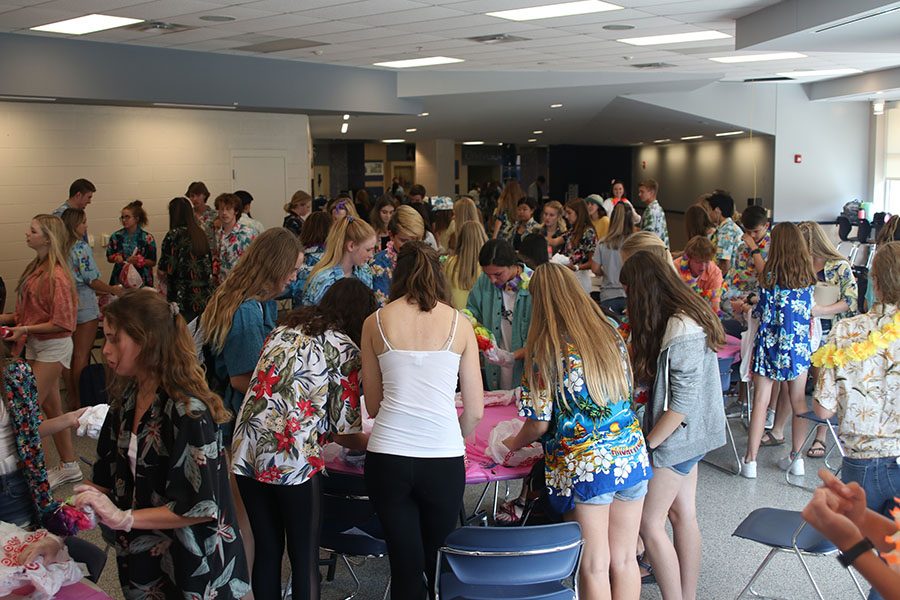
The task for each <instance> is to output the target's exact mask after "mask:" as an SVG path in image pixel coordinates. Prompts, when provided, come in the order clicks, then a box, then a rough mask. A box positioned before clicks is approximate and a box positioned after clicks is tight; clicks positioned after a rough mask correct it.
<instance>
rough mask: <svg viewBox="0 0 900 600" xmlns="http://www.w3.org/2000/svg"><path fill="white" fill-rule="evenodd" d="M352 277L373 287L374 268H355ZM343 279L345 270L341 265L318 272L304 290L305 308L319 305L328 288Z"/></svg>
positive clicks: (367, 266) (364, 266) (366, 266)
mask: <svg viewBox="0 0 900 600" xmlns="http://www.w3.org/2000/svg"><path fill="white" fill-rule="evenodd" d="M352 276H353V277H356V278H357V279H359V280H360V281H362V282H363V283H364V284H365V285H366V286H367V287H369V288H371V287H372V268H371V267H370V266H369V265H368V264H365V265H360V266H358V267H353V275H352ZM343 278H344V268H343V267H342V266H341V265H336V266H334V267H331V268H330V269H323V270H321V271H318V272H317V273H316V274H315V275H313V276H312V277H310V278H309V279H308V280H307V281H306V287H305V288H303V304H304V305H305V306H312V305H314V304H318V303H319V301H320V300H321V299H322V296H324V295H325V292H327V291H328V288H330V287H331V286H332V285H334V282H335V281H338V280H339V279H343Z"/></svg>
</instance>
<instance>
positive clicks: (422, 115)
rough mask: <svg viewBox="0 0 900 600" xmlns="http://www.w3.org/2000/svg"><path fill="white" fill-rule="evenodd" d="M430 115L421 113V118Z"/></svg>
mask: <svg viewBox="0 0 900 600" xmlns="http://www.w3.org/2000/svg"><path fill="white" fill-rule="evenodd" d="M428 115H429V113H419V116H420V117H427V116H428Z"/></svg>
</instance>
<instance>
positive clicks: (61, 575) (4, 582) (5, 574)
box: [0, 522, 83, 600]
mask: <svg viewBox="0 0 900 600" xmlns="http://www.w3.org/2000/svg"><path fill="white" fill-rule="evenodd" d="M47 535H48V534H47V531H46V530H39V531H35V532H28V531H25V530H24V529H21V528H19V527H16V526H15V525H11V524H9V523H2V522H0V598H5V597H7V596H9V595H11V594H13V593H14V592H17V591H19V590H22V589H23V588H33V590H32V591H30V592H29V593H28V596H27V597H28V598H31V599H32V600H49V599H50V598H53V596H54V595H55V594H56V593H57V592H58V591H59V589H60V588H61V587H63V586H64V585H70V584H73V583H77V582H79V581H81V578H82V577H83V575H82V573H81V569H79V568H78V565H77V564H76V563H75V561H74V560H72V559H71V558H69V554H68V552H66V549H65V547H63V548H62V549H60V550H59V552H58V553H57V555H56V562H53V563H51V564H49V565H45V564H44V559H43V557H38V558H37V559H36V560H34V561H33V562H30V563H28V564H27V565H19V564H17V563H18V562H19V555H20V554H21V553H22V552H23V551H24V550H25V548H27V547H28V546H29V545H30V544H33V543H35V542H37V541H38V540H40V539H41V538H42V537H45V536H47Z"/></svg>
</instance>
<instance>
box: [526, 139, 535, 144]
mask: <svg viewBox="0 0 900 600" xmlns="http://www.w3.org/2000/svg"><path fill="white" fill-rule="evenodd" d="M536 141H537V138H531V139H530V140H528V143H529V144H533V143H534V142H536Z"/></svg>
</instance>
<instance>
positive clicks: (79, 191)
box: [53, 179, 97, 217]
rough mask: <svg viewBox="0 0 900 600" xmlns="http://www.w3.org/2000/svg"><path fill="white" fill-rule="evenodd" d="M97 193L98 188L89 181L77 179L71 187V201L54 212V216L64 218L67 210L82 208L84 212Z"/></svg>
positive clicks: (67, 201) (64, 203)
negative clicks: (63, 215)
mask: <svg viewBox="0 0 900 600" xmlns="http://www.w3.org/2000/svg"><path fill="white" fill-rule="evenodd" d="M96 191H97V188H96V187H95V186H94V184H93V183H91V182H90V181H88V180H87V179H76V180H75V181H73V182H72V185H70V186H69V199H68V200H66V201H65V202H63V203H62V204H61V205H60V206H59V207H57V209H56V210H54V211H53V216H55V217H62V214H63V213H64V212H65V211H66V209H67V208H80V209H81V210H84V209H85V208H87V205H88V204H90V203H91V199H92V198H93V197H94V192H96Z"/></svg>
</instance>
